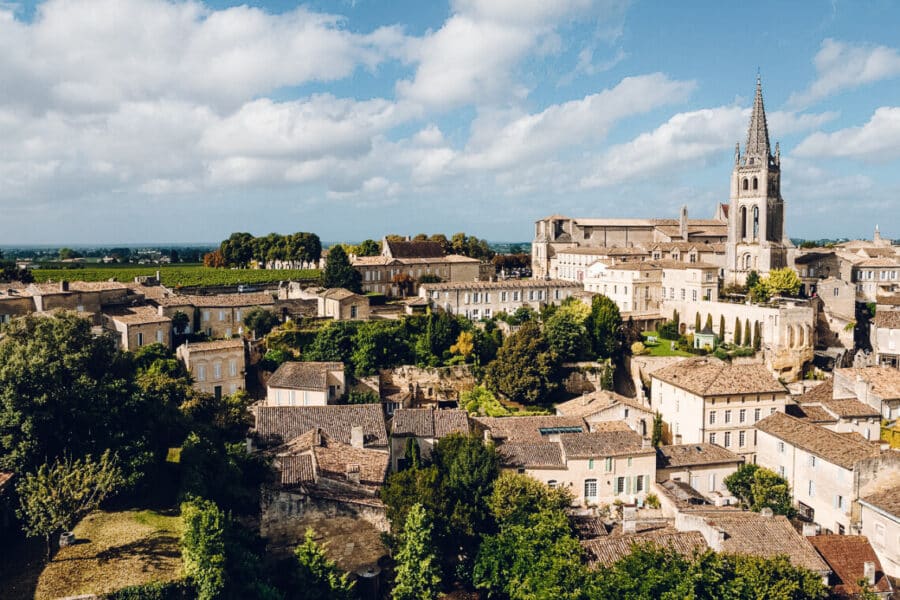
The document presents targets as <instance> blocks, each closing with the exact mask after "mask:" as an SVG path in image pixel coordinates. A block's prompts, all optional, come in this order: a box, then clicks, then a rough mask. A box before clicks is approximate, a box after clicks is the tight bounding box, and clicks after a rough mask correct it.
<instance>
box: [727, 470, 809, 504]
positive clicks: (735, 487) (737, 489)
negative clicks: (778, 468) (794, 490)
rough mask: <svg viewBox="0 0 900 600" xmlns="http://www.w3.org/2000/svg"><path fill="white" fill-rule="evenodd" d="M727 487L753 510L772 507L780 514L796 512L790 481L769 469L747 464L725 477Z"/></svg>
mask: <svg viewBox="0 0 900 600" xmlns="http://www.w3.org/2000/svg"><path fill="white" fill-rule="evenodd" d="M725 487H726V488H728V491H729V492H731V493H732V494H733V495H734V496H735V497H736V498H738V499H739V500H740V501H741V503H742V504H743V505H744V506H746V507H747V508H749V509H750V510H752V511H756V512H759V511H760V510H762V509H763V508H770V509H772V512H774V513H775V514H779V515H785V516H787V517H791V516H793V515H794V514H795V512H796V511H795V510H794V507H793V505H792V503H791V491H790V486H789V484H788V481H787V480H786V479H785V478H784V477H781V476H780V475H778V474H777V473H775V472H774V471H770V470H769V469H765V468H763V467H760V466H759V465H754V464H746V465H741V466H740V467H738V469H737V471H735V472H734V473H732V474H731V475H729V476H728V477H726V478H725Z"/></svg>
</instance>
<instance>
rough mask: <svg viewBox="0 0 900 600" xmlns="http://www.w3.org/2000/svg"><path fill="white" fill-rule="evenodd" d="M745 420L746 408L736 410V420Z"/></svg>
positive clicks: (741, 421) (740, 421) (743, 421)
mask: <svg viewBox="0 0 900 600" xmlns="http://www.w3.org/2000/svg"><path fill="white" fill-rule="evenodd" d="M746 421H747V409H746V408H742V409H741V410H740V411H739V412H738V422H739V423H745V422H746Z"/></svg>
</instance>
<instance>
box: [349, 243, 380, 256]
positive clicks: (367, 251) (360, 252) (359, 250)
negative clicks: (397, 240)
mask: <svg viewBox="0 0 900 600" xmlns="http://www.w3.org/2000/svg"><path fill="white" fill-rule="evenodd" d="M353 254H355V255H356V256H378V255H379V254H381V244H379V243H378V242H376V241H375V240H363V241H362V242H360V243H359V244H358V245H356V246H354V247H353Z"/></svg>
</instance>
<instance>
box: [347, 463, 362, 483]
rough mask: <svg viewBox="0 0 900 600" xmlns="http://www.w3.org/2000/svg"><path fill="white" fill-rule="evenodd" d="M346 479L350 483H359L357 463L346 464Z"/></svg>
mask: <svg viewBox="0 0 900 600" xmlns="http://www.w3.org/2000/svg"><path fill="white" fill-rule="evenodd" d="M347 481H350V482H352V483H359V465H356V464H348V465H347Z"/></svg>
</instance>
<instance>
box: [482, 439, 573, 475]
mask: <svg viewBox="0 0 900 600" xmlns="http://www.w3.org/2000/svg"><path fill="white" fill-rule="evenodd" d="M497 450H498V451H499V452H500V459H501V461H502V462H503V466H505V467H511V468H518V467H522V468H526V469H542V468H543V469H547V468H551V469H564V468H565V467H566V463H565V461H563V458H562V449H561V448H560V445H559V443H558V442H504V443H502V444H500V446H499V447H498V448H497Z"/></svg>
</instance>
